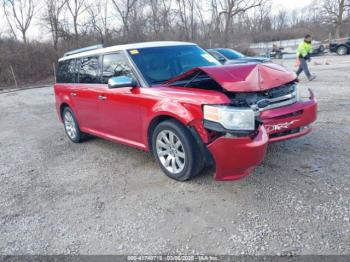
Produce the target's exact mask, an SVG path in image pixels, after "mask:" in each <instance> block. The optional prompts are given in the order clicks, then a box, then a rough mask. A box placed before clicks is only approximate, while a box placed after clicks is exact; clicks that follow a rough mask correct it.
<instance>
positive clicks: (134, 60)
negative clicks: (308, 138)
mask: <svg viewBox="0 0 350 262" xmlns="http://www.w3.org/2000/svg"><path fill="white" fill-rule="evenodd" d="M54 91H55V99H56V110H57V113H58V117H59V119H60V120H61V121H62V122H63V124H64V127H65V130H66V134H67V136H68V137H69V139H70V140H71V141H73V142H76V143H78V142H81V141H83V140H84V137H85V136H86V134H90V135H94V136H98V137H101V138H104V139H108V140H111V141H114V142H118V143H122V144H125V145H129V146H132V147H135V148H138V149H141V150H144V151H150V152H152V153H153V154H154V157H155V158H156V161H157V162H158V163H159V165H160V167H161V169H162V170H163V171H164V173H165V174H166V175H168V176H169V177H171V178H173V179H176V180H180V181H184V180H187V179H190V178H192V177H194V176H195V175H197V174H198V173H199V172H200V171H201V170H202V169H203V168H204V167H205V166H207V165H215V168H216V173H215V179H216V180H234V179H239V178H241V177H244V176H246V175H248V174H249V173H250V172H252V170H253V169H254V168H255V167H256V166H257V165H259V164H260V163H261V161H262V160H263V159H264V156H265V153H266V149H267V145H268V143H269V142H277V141H281V140H286V139H291V138H296V137H300V136H303V135H306V134H308V133H309V132H310V131H311V127H310V124H311V123H312V122H313V121H315V119H316V112H317V102H316V100H315V98H314V96H313V94H312V92H311V91H310V97H309V98H307V99H305V100H303V99H301V98H300V96H299V95H298V84H297V81H296V75H295V74H294V73H292V72H289V71H287V70H286V69H285V68H284V67H282V66H279V65H277V64H273V63H263V64H262V63H246V64H237V65H225V66H222V65H220V63H219V62H218V61H217V60H216V59H214V58H213V57H212V56H211V55H209V54H208V53H207V52H206V51H204V50H203V49H201V48H200V47H198V46H197V45H196V44H193V43H184V42H147V43H138V44H129V45H120V46H112V47H107V48H88V49H82V50H75V51H72V52H69V53H66V55H65V56H64V57H62V58H60V59H59V63H58V72H57V80H56V83H55V85H54Z"/></svg>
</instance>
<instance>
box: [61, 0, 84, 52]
mask: <svg viewBox="0 0 350 262" xmlns="http://www.w3.org/2000/svg"><path fill="white" fill-rule="evenodd" d="M66 5H67V9H68V11H69V13H70V15H71V16H72V19H73V29H74V36H75V44H76V46H78V44H79V29H78V27H79V18H80V16H81V15H82V14H83V13H84V12H85V11H86V9H87V7H88V6H87V4H86V0H66Z"/></svg>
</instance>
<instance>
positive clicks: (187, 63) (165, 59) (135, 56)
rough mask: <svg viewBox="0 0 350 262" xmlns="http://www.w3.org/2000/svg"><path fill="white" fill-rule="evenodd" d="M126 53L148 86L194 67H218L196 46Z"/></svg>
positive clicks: (169, 47) (152, 48)
mask: <svg viewBox="0 0 350 262" xmlns="http://www.w3.org/2000/svg"><path fill="white" fill-rule="evenodd" d="M128 53H129V55H130V57H131V58H132V60H133V61H134V63H135V64H136V66H137V67H138V69H139V70H140V71H141V73H142V75H143V77H144V78H145V79H146V81H147V82H148V83H149V84H150V85H156V84H160V83H163V82H165V81H167V80H169V79H171V78H173V77H175V76H177V75H180V74H182V73H184V72H186V71H188V70H190V69H192V68H195V67H200V66H213V65H220V63H219V62H218V61H216V60H215V58H213V57H212V56H211V55H210V54H208V53H207V52H205V51H204V50H203V49H201V48H200V47H198V46H196V45H181V46H165V47H150V48H140V49H131V50H128Z"/></svg>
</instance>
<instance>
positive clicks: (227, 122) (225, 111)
mask: <svg viewBox="0 0 350 262" xmlns="http://www.w3.org/2000/svg"><path fill="white" fill-rule="evenodd" d="M203 115H204V119H205V120H209V121H212V122H216V123H219V124H221V125H222V126H223V127H224V128H226V129H229V130H239V131H253V130H254V129H255V113H254V111H253V110H252V109H250V108H238V107H231V106H226V105H205V106H204V107H203Z"/></svg>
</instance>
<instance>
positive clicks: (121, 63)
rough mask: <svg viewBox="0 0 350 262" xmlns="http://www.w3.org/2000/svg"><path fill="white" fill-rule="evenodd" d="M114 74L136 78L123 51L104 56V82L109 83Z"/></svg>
mask: <svg viewBox="0 0 350 262" xmlns="http://www.w3.org/2000/svg"><path fill="white" fill-rule="evenodd" d="M113 76H129V77H132V78H134V79H135V80H136V78H135V77H134V74H133V73H132V70H131V66H130V65H129V63H128V61H127V59H126V57H125V56H124V54H122V53H116V54H109V55H105V56H103V69H102V82H103V83H104V84H107V83H108V79H110V78H111V77H113Z"/></svg>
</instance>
